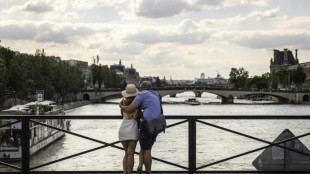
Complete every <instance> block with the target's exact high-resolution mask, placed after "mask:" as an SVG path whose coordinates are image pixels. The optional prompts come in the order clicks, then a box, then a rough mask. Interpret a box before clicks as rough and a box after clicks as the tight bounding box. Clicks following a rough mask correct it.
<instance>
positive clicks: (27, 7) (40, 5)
mask: <svg viewBox="0 0 310 174" xmlns="http://www.w3.org/2000/svg"><path fill="white" fill-rule="evenodd" d="M53 10H54V7H53V6H52V5H51V1H50V0H30V1H28V2H27V3H25V4H24V5H16V6H13V7H11V8H10V9H8V10H4V12H5V13H18V12H33V13H46V12H50V11H53Z"/></svg>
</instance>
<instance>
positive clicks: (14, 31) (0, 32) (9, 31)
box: [0, 24, 38, 40]
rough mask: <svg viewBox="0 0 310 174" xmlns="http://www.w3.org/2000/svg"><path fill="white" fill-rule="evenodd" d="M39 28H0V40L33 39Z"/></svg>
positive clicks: (31, 26) (27, 26)
mask: <svg viewBox="0 0 310 174" xmlns="http://www.w3.org/2000/svg"><path fill="white" fill-rule="evenodd" d="M37 31H38V30H37V28H36V27H35V26H34V25H31V24H27V25H24V26H23V25H22V26H16V25H6V26H0V38H3V39H13V40H20V39H21V40H22V39H27V40H28V39H33V38H34V37H35V36H36V34H37Z"/></svg>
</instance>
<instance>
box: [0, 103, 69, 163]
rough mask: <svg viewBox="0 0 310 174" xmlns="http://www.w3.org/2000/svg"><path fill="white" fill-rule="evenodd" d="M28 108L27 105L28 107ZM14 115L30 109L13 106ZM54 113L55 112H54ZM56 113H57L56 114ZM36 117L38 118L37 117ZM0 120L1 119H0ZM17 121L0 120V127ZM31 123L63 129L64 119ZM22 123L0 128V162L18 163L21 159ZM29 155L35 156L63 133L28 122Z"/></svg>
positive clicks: (24, 106)
mask: <svg viewBox="0 0 310 174" xmlns="http://www.w3.org/2000/svg"><path fill="white" fill-rule="evenodd" d="M28 106H29V105H28ZM16 108H17V110H16V114H24V113H27V110H29V109H30V108H29V107H27V105H23V106H22V105H20V106H19V107H16V106H15V109H16ZM5 111H7V112H13V111H14V109H12V108H11V109H8V110H5ZM55 111H56V110H55ZM49 112H51V111H49ZM56 113H58V112H56ZM38 117H40V116H39V115H38ZM0 118H1V117H0ZM15 121H17V120H14V119H0V125H6V124H9V123H13V122H15ZM33 121H36V122H40V123H43V124H46V125H49V126H53V127H56V128H59V129H65V119H40V118H38V119H33ZM21 125H22V123H21V122H17V123H14V124H11V125H8V126H5V127H2V128H0V161H3V162H14V161H20V160H21V158H22V147H21V141H22V139H21V133H22V130H21V128H22V126H21ZM29 126H30V139H29V143H30V149H29V150H30V155H33V154H35V153H36V152H38V151H39V150H41V149H43V148H45V147H47V146H48V145H50V144H51V143H53V142H54V141H56V140H57V139H59V138H61V137H63V136H64V135H65V133H64V132H63V131H59V130H56V129H52V128H49V127H46V126H42V125H39V124H36V123H33V122H30V125H29Z"/></svg>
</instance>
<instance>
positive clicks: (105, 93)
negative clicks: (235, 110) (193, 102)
mask: <svg viewBox="0 0 310 174" xmlns="http://www.w3.org/2000/svg"><path fill="white" fill-rule="evenodd" d="M153 90H154V91H156V92H158V93H159V94H160V95H161V96H162V97H163V96H166V95H170V96H171V97H175V96H176V94H178V93H183V92H186V91H193V92H194V93H195V95H196V97H201V95H202V93H204V92H208V93H211V94H215V95H218V96H220V97H221V98H222V103H233V102H234V98H236V97H240V96H243V97H244V96H252V95H262V96H266V95H267V96H272V97H275V98H277V99H278V100H279V101H281V102H286V103H295V104H304V103H309V104H310V100H309V96H310V91H298V92H293V91H279V90H245V89H227V88H193V87H190V88H188V87H187V88H180V87H174V88H154V89H153ZM121 91H122V90H120V89H105V90H84V91H81V92H80V93H79V94H78V99H80V100H89V101H92V102H94V103H100V102H103V101H105V100H107V99H111V98H120V97H122V96H121Z"/></svg>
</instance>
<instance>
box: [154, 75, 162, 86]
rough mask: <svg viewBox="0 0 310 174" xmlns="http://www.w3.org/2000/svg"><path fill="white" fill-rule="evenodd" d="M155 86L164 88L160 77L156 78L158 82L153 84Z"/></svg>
mask: <svg viewBox="0 0 310 174" xmlns="http://www.w3.org/2000/svg"><path fill="white" fill-rule="evenodd" d="M153 86H154V87H162V86H163V84H162V83H161V80H160V79H159V77H158V76H157V77H156V81H155V83H153Z"/></svg>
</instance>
